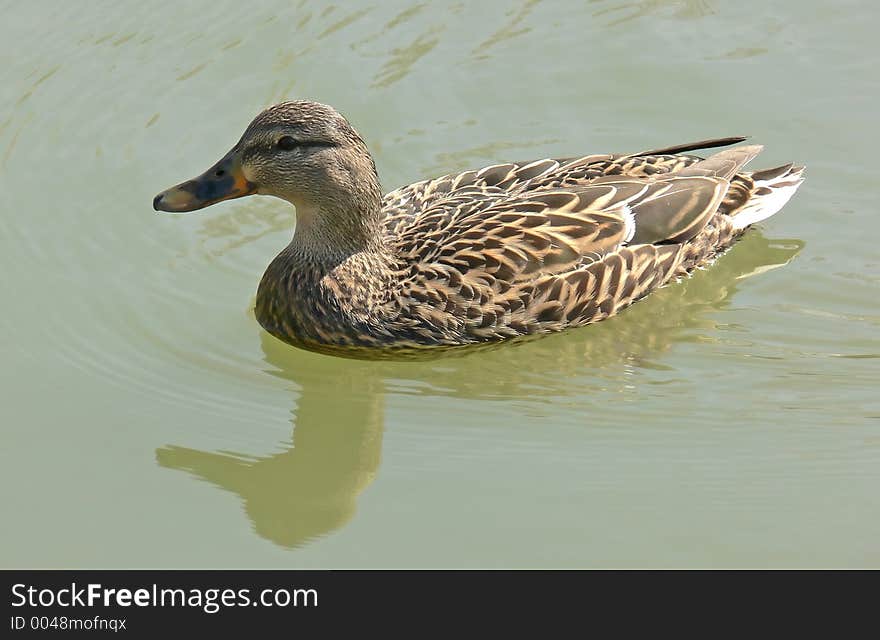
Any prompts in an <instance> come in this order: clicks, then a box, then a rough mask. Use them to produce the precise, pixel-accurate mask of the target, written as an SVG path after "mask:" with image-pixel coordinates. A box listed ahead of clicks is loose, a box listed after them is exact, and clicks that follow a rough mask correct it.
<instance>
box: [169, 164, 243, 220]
mask: <svg viewBox="0 0 880 640" xmlns="http://www.w3.org/2000/svg"><path fill="white" fill-rule="evenodd" d="M256 189H257V187H256V185H255V184H253V183H252V182H249V181H248V180H247V178H245V176H244V173H243V172H242V170H241V159H240V158H239V155H238V153H236V150H235V149H233V150H232V151H230V152H229V153H227V154H226V155H225V156H224V157H223V159H222V160H220V162H218V163H217V164H215V165H214V166H213V167H211V168H210V169H208V170H207V171H205V173H203V174H202V175H200V176H199V177H198V178H193V179H192V180H187V181H186V182H181V183H180V184H179V185H177V186H175V187H171V188H170V189H167V190H165V191H163V192H162V193H160V194H159V195H157V196H156V197H155V198H153V209H155V210H156V211H168V212H170V213H185V212H187V211H196V210H198V209H204V208H205V207H208V206H210V205H212V204H214V203H215V202H220V201H222V200H232V199H233V198H241V197H242V196H247V195H250V194H252V193H255V192H256Z"/></svg>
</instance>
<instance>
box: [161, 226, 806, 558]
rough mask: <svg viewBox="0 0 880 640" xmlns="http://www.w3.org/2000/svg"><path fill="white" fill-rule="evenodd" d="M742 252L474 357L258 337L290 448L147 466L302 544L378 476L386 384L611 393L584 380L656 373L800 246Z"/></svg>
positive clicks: (282, 539)
mask: <svg viewBox="0 0 880 640" xmlns="http://www.w3.org/2000/svg"><path fill="white" fill-rule="evenodd" d="M740 244H743V245H748V246H746V247H740V248H739V249H738V250H737V251H733V252H731V253H730V254H727V255H725V256H722V257H721V258H720V259H719V261H718V264H717V265H715V266H713V267H712V268H711V269H710V270H707V271H701V272H698V273H696V274H695V275H694V276H693V277H691V278H689V279H687V280H685V281H684V282H682V283H678V284H674V285H671V286H668V287H666V288H665V289H662V290H660V291H657V292H656V293H654V294H653V295H652V296H650V297H649V298H648V299H646V300H644V301H642V302H640V303H638V304H636V305H635V306H634V307H632V308H631V309H629V310H627V311H626V312H624V313H623V314H621V315H620V316H619V317H617V318H612V319H611V320H610V321H608V322H602V323H599V324H596V325H592V326H589V327H585V328H583V329H578V330H574V331H570V332H567V333H563V334H556V335H551V336H548V337H545V338H541V339H539V340H533V341H528V342H524V343H520V344H508V345H503V346H499V347H497V348H494V349H492V350H488V351H486V350H481V351H479V352H478V353H470V352H468V351H467V350H465V351H464V352H457V353H456V352H454V353H453V354H451V355H448V356H447V357H441V358H440V359H435V360H433V361H428V362H391V361H376V362H370V361H358V360H344V359H339V358H332V357H327V356H321V355H318V354H314V353H308V352H305V351H298V350H293V349H291V348H290V347H288V346H286V345H284V344H282V343H281V342H278V341H277V340H275V339H274V338H272V337H270V336H269V335H268V334H266V333H262V334H261V343H262V348H263V352H264V355H265V359H266V362H267V363H269V364H270V365H271V366H272V367H273V369H274V371H273V373H274V374H275V375H278V376H280V377H283V378H286V379H289V380H291V381H293V382H294V383H296V384H297V385H298V386H299V387H300V389H301V393H300V396H299V398H298V399H297V400H296V401H295V408H294V410H293V420H292V422H293V439H292V444H291V445H290V446H288V447H287V448H286V449H285V450H284V451H282V452H280V453H276V454H273V455H269V456H265V457H259V458H255V457H252V456H249V455H247V454H245V453H227V452H222V453H221V452H210V451H199V450H196V449H189V448H186V447H180V446H174V445H169V446H165V447H162V448H160V449H158V450H157V452H156V457H157V461H158V463H159V465H161V466H163V467H167V468H170V469H179V470H182V471H187V472H189V473H190V474H192V475H193V476H195V477H197V478H200V479H202V480H206V481H208V482H210V483H212V484H214V485H215V486H217V487H219V488H221V489H225V490H227V491H230V492H232V493H235V494H237V495H238V496H240V497H241V499H242V501H243V502H244V508H245V512H246V513H247V516H248V518H249V519H250V520H251V522H252V523H253V527H254V530H255V531H256V532H257V533H258V534H259V535H260V536H262V537H263V538H266V539H268V540H270V541H272V542H273V543H275V544H277V545H280V546H282V547H288V548H294V547H299V546H302V545H304V544H307V543H309V542H310V541H312V540H315V539H316V538H319V537H322V536H324V535H327V534H329V533H331V532H333V531H335V530H337V529H339V528H341V527H343V526H344V525H345V524H346V523H348V522H349V521H350V520H351V518H352V517H353V515H354V513H355V511H356V502H357V498H358V496H359V495H360V494H361V493H362V492H363V491H364V490H365V489H366V488H367V487H369V485H370V484H371V483H372V481H373V479H374V478H375V477H376V474H377V473H378V470H379V465H380V462H381V450H382V437H383V429H384V402H385V399H384V395H385V393H386V391H387V385H388V382H389V381H401V380H403V381H408V382H410V383H411V384H408V385H407V392H408V393H423V394H428V395H447V396H451V397H456V398H472V399H494V400H498V399H516V400H522V399H523V398H530V399H534V400H536V401H540V400H541V398H540V397H539V396H540V395H541V394H542V393H544V392H546V395H547V396H548V397H549V396H552V397H553V398H556V399H558V398H559V397H560V396H570V397H572V396H583V395H589V394H590V393H591V392H592V391H593V390H594V389H595V387H596V386H597V385H599V384H601V386H602V387H607V386H608V384H609V379H608V377H607V376H606V377H603V378H602V379H601V380H600V381H599V382H595V381H593V382H591V376H593V378H592V379H593V380H595V375H596V374H597V373H599V372H600V371H601V370H606V372H607V370H609V369H612V370H613V369H615V368H618V369H619V368H620V367H621V366H623V365H627V364H629V365H634V366H636V367H638V366H647V367H652V366H657V365H656V363H654V362H652V360H651V359H652V358H657V357H658V356H660V355H662V354H663V353H664V352H666V351H668V350H669V349H670V348H671V347H672V346H673V345H674V344H676V343H677V342H682V341H688V340H692V339H693V336H694V335H695V334H698V333H699V332H700V331H707V332H712V331H714V330H715V327H716V323H717V320H716V318H714V317H712V315H711V312H713V311H719V310H721V309H723V308H724V307H726V306H727V305H728V304H729V301H730V298H731V296H732V295H733V294H734V293H735V292H736V290H737V288H738V286H739V284H740V283H741V282H742V281H743V279H744V278H746V277H748V276H750V275H753V274H756V273H761V272H764V271H767V270H769V269H772V268H774V267H777V266H782V265H784V264H786V263H787V262H789V261H790V260H791V259H792V258H794V257H795V256H796V255H797V254H798V253H799V252H800V250H801V249H802V248H803V243H802V242H801V241H799V240H767V239H765V238H764V237H762V236H761V234H760V233H759V232H756V231H755V232H752V233H751V234H749V235H748V236H746V237H745V239H743V240H742V241H741V243H740ZM456 356H458V357H456ZM632 382H633V381H632V378H628V379H627V381H626V383H625V384H632ZM621 384H624V383H621ZM536 396H538V397H536Z"/></svg>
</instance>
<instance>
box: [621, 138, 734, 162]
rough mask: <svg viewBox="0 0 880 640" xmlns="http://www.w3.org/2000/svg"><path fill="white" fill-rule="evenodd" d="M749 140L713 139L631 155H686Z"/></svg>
mask: <svg viewBox="0 0 880 640" xmlns="http://www.w3.org/2000/svg"><path fill="white" fill-rule="evenodd" d="M743 140H748V136H732V137H730V138H712V139H710V140H700V141H699V142H688V143H686V144H679V145H675V146H674V147H663V148H661V149H651V150H649V151H639V152H638V153H633V154H630V155H631V156H632V157H638V156H660V155H672V154H675V153H684V152H685V151H698V150H700V149H715V148H716V147H727V146H729V145H732V144H736V143H737V142H742V141H743Z"/></svg>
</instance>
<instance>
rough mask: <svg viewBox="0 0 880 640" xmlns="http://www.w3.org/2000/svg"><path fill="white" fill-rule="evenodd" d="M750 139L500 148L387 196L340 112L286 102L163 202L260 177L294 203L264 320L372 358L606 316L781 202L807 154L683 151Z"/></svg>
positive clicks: (695, 263)
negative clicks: (536, 152)
mask: <svg viewBox="0 0 880 640" xmlns="http://www.w3.org/2000/svg"><path fill="white" fill-rule="evenodd" d="M742 140H744V138H723V139H718V140H707V141H703V142H696V143H693V144H684V145H678V146H674V147H668V148H665V149H655V150H652V151H643V152H641V153H631V154H626V155H612V154H597V155H589V156H584V157H579V158H565V159H544V160H535V161H533V162H525V163H507V164H497V165H492V166H489V167H484V168H482V169H479V170H472V171H465V172H464V173H460V174H457V175H448V176H443V177H441V178H436V179H433V180H425V181H422V182H417V183H415V184H411V185H408V186H405V187H401V188H400V189H397V190H396V191H392V192H391V193H389V194H387V195H385V196H384V197H383V196H382V191H381V190H380V186H379V178H378V176H377V174H376V167H375V164H374V163H373V159H372V157H371V156H370V152H369V151H368V149H367V146H366V144H365V143H364V141H363V139H362V138H361V137H360V135H358V133H357V132H356V131H355V130H354V128H353V127H352V126H351V125H350V124H349V122H348V121H347V120H346V119H345V118H344V117H343V116H342V115H340V114H339V113H337V112H336V111H335V110H334V109H333V108H332V107H329V106H326V105H323V104H317V103H314V102H306V101H297V102H285V103H282V104H278V105H275V106H273V107H270V108H268V109H266V110H265V111H263V112H262V113H261V114H260V115H258V116H257V117H256V118H255V119H254V121H253V122H252V123H251V124H250V126H249V127H248V128H247V130H246V131H245V132H244V135H243V136H242V138H241V140H239V142H238V144H236V145H235V146H234V147H233V148H232V150H231V151H230V152H229V153H227V154H226V156H224V157H223V159H221V160H220V161H219V162H218V163H217V164H215V165H214V166H213V167H211V168H210V169H208V171H206V172H205V173H204V174H202V175H201V176H199V177H198V178H195V179H193V180H189V181H188V182H184V183H182V184H179V185H177V186H176V187H172V188H171V189H168V190H167V191H164V192H163V193H160V194H159V195H158V196H156V198H155V200H154V201H153V207H154V208H155V209H157V210H162V211H171V212H184V211H194V210H196V209H201V208H203V207H207V206H208V205H211V204H214V203H215V202H220V201H221V200H229V199H231V198H239V197H241V196H246V195H249V194H252V193H259V194H265V195H272V196H276V197H279V198H282V199H284V200H287V201H288V202H290V203H292V204H293V205H294V206H295V207H296V219H297V222H296V231H295V233H294V236H293V240H291V242H290V244H289V245H288V246H287V247H286V248H285V249H284V250H283V251H282V252H281V253H280V254H279V255H278V256H277V257H276V258H275V259H274V260H273V261H272V263H271V264H270V265H269V268H268V269H267V270H266V273H265V274H264V275H263V279H262V281H261V282H260V286H259V290H258V291H257V301H256V316H257V320H258V321H259V322H260V324H261V325H262V326H263V327H264V328H265V329H266V331H268V332H269V333H271V334H272V335H274V336H276V337H278V338H280V339H281V340H283V341H285V342H287V343H289V344H292V345H295V346H299V347H304V348H307V349H312V350H317V351H329V352H333V353H338V354H341V355H358V356H364V355H368V354H376V355H380V354H382V353H384V350H409V349H421V348H429V347H443V346H446V347H449V346H457V345H470V344H476V343H486V342H494V341H499V340H504V339H507V338H516V337H519V336H526V335H536V334H543V333H549V332H554V331H560V330H562V329H565V328H567V327H576V326H582V325H586V324H590V323H591V322H597V321H599V320H603V319H605V318H607V317H609V316H612V315H614V314H615V313H617V312H618V311H620V310H621V309H624V308H625V307H627V306H629V305H630V304H632V303H633V302H635V301H636V300H639V299H640V298H642V297H644V296H646V295H647V294H648V293H650V292H651V291H653V290H654V289H656V288H657V287H660V286H663V285H664V284H666V283H667V282H669V281H670V280H671V279H673V278H676V277H679V276H682V275H684V274H687V273H689V272H690V271H691V270H693V269H694V268H696V267H699V266H701V265H705V264H707V263H708V262H710V261H711V260H712V259H713V258H714V257H715V256H717V255H718V254H719V253H721V252H723V251H724V250H725V249H727V248H728V247H729V246H730V245H732V244H733V243H734V242H735V241H736V240H737V238H739V236H740V235H741V234H742V233H743V231H744V230H745V229H746V228H747V227H748V226H749V225H751V224H753V223H755V222H758V221H759V220H763V219H765V218H767V217H769V216H771V215H773V214H774V213H776V212H777V211H778V210H779V209H780V208H781V207H782V206H783V205H784V204H785V203H786V202H787V201H788V199H789V198H790V197H791V196H792V195H793V194H794V192H795V190H796V189H797V188H798V186H799V185H800V183H801V181H802V177H801V173H802V171H803V167H795V166H792V165H791V164H787V165H784V166H781V167H777V168H774V169H765V170H763V171H756V172H752V173H750V172H743V171H742V167H743V165H745V164H746V163H747V162H748V161H749V160H751V159H752V158H754V157H755V156H756V155H758V153H759V152H760V151H761V148H762V147H761V146H758V145H749V146H741V147H735V148H732V149H728V150H725V151H721V152H720V153H716V154H714V155H712V156H710V157H708V158H707V159H705V160H704V159H702V158H699V157H696V156H693V155H681V154H682V153H684V152H687V151H694V150H697V149H710V148H715V147H721V146H726V145H729V144H733V143H736V142H742ZM398 352H399V351H398Z"/></svg>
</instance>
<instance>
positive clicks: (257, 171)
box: [153, 100, 381, 225]
mask: <svg viewBox="0 0 880 640" xmlns="http://www.w3.org/2000/svg"><path fill="white" fill-rule="evenodd" d="M253 193H258V194H264V195H271V196H276V197H279V198H283V199H284V200H287V201H288V202H291V203H293V204H294V205H295V206H296V208H297V221H298V225H301V224H302V223H303V222H304V220H303V218H306V219H308V218H313V217H322V218H328V217H329V218H333V217H334V216H335V212H339V211H344V212H346V213H343V214H340V215H342V216H343V217H350V216H351V214H358V213H360V214H365V212H369V211H371V210H373V209H375V210H378V206H379V201H380V199H381V191H380V188H379V181H378V178H377V176H376V167H375V165H374V163H373V159H372V157H371V156H370V152H369V151H368V149H367V146H366V144H365V143H364V141H363V139H362V138H361V137H360V135H358V133H357V132H356V131H355V130H354V128H353V127H352V126H351V125H350V124H349V122H348V121H347V120H346V119H345V118H344V117H343V116H342V115H341V114H339V113H338V112H337V111H336V110H335V109H333V108H332V107H330V106H327V105H324V104H319V103H316V102H307V101H304V100H298V101H295V102H283V103H281V104H277V105H275V106H272V107H269V108H268V109H266V110H265V111H263V112H262V113H261V114H259V115H258V116H257V117H256V118H254V120H253V122H251V124H250V125H249V126H248V128H247V129H246V130H245V132H244V135H242V137H241V140H239V141H238V143H237V144H236V145H235V146H234V147H233V148H232V149H231V150H230V151H229V153H227V154H226V155H225V156H223V158H221V159H220V161H219V162H217V163H216V164H215V165H214V166H212V167H211V168H210V169H208V170H207V171H205V172H204V173H203V174H202V175H200V176H198V177H197V178H193V179H192V180H187V181H186V182H182V183H181V184H179V185H177V186H175V187H171V188H170V189H167V190H166V191H163V192H162V193H160V194H159V195H157V196H156V197H155V199H154V200H153V208H154V209H156V210H157V211H169V212H173V213H183V212H188V211H195V210H197V209H202V208H204V207H207V206H209V205H212V204H214V203H216V202H220V201H222V200H230V199H233V198H240V197H242V196H246V195H250V194H253ZM325 222H326V220H325ZM331 222H332V220H331ZM336 222H337V223H338V222H343V221H341V220H337V221H336Z"/></svg>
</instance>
